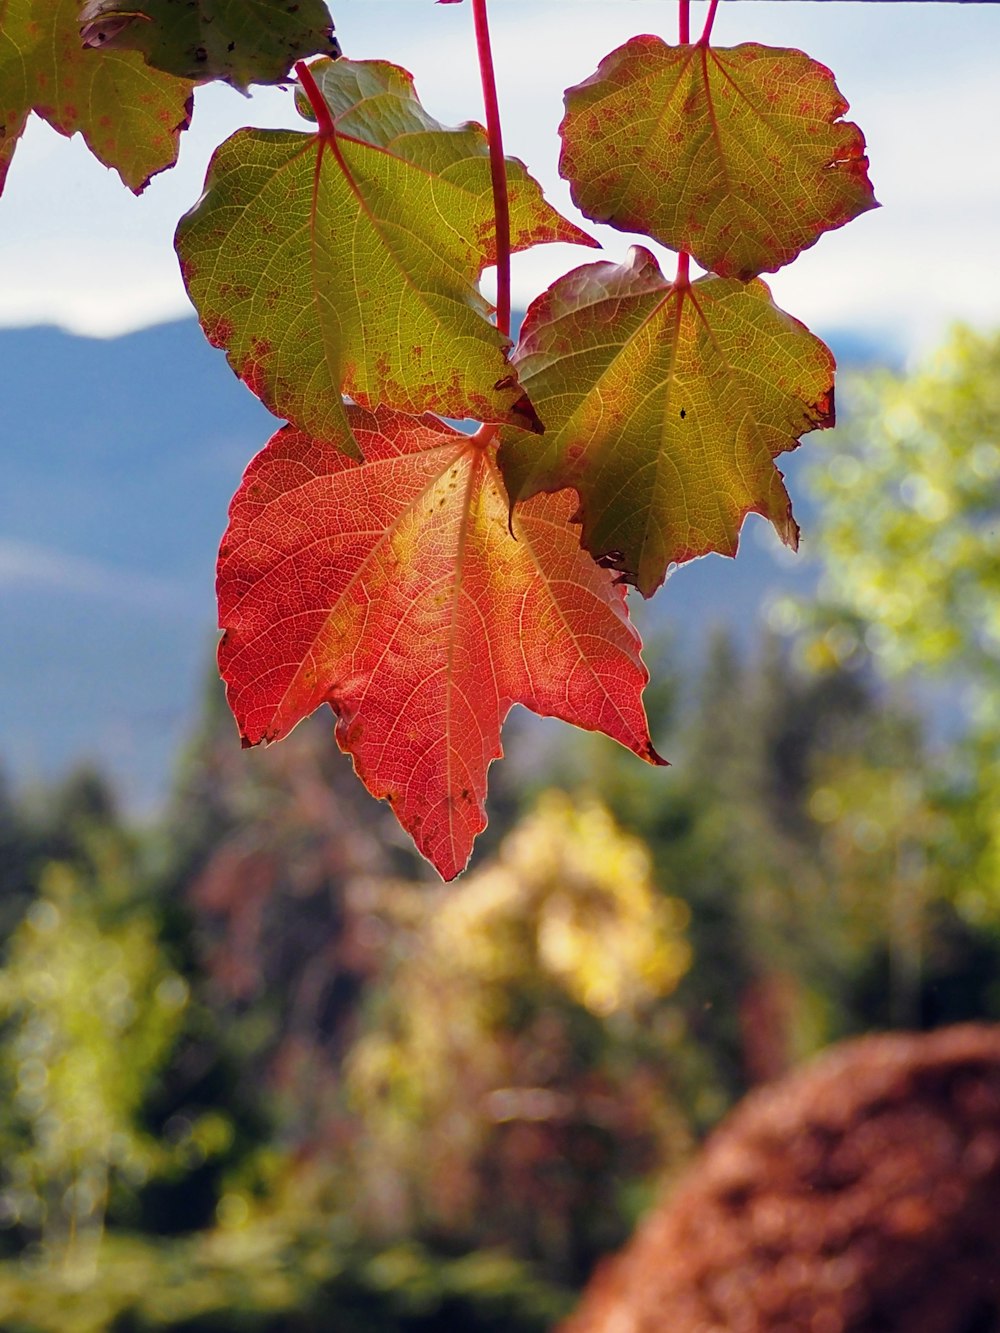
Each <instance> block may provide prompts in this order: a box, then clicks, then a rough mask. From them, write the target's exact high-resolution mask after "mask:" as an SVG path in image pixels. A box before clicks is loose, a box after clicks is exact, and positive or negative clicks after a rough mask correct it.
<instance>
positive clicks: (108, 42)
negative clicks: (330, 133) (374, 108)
mask: <svg viewBox="0 0 1000 1333" xmlns="http://www.w3.org/2000/svg"><path fill="white" fill-rule="evenodd" d="M80 25H81V26H80V36H81V38H82V39H83V43H84V45H85V46H94V47H101V48H103V49H104V50H110V49H117V50H132V51H140V52H142V54H143V56H145V58H146V60H147V62H148V63H149V64H150V65H153V66H155V68H156V69H162V70H166V72H167V73H168V74H176V75H179V76H180V77H181V78H185V79H194V80H196V81H198V82H204V81H205V80H207V79H224V80H226V82H228V83H231V84H233V86H234V87H236V88H241V89H245V88H246V87H247V85H248V84H251V83H280V82H281V80H282V79H283V78H285V77H286V76H287V74H288V71H289V70H290V69H291V67H292V65H293V64H294V63H295V61H296V60H300V59H302V57H303V56H311V55H316V54H319V53H322V54H324V55H334V56H335V55H339V54H340V47H339V46H338V45H337V42H336V39H335V38H334V36H333V25H332V23H331V22H330V13H329V10H328V9H327V7H326V5H325V4H324V3H323V0H299V3H297V4H289V3H288V0H194V2H193V3H190V2H189V3H185V4H177V3H176V0H87V3H86V4H85V5H84V6H83V9H82V10H81V12H80Z"/></svg>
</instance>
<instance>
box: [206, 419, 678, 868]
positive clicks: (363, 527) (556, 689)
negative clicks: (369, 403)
mask: <svg viewBox="0 0 1000 1333" xmlns="http://www.w3.org/2000/svg"><path fill="white" fill-rule="evenodd" d="M348 412H349V415H350V422H351V425H352V427H353V429H354V431H355V433H356V434H357V436H358V441H359V443H360V445H361V449H362V452H363V455H364V462H363V463H358V462H355V461H353V460H351V459H349V458H347V456H346V455H345V454H344V453H343V452H341V451H340V450H338V449H336V448H334V447H331V446H330V445H328V444H323V443H319V442H317V441H315V440H313V439H311V438H310V437H309V436H307V435H306V434H304V433H303V432H301V431H299V430H297V429H295V428H294V427H290V426H289V427H285V428H284V429H283V430H280V431H279V432H278V434H277V435H275V436H274V437H273V439H272V440H271V441H270V443H269V444H268V445H267V446H266V447H265V449H264V450H263V451H262V452H261V453H260V454H259V455H258V456H257V458H256V459H255V460H254V462H253V463H251V465H250V467H249V469H248V470H247V473H246V476H245V477H244V479H243V482H242V484H241V486H240V488H239V490H238V491H237V493H236V495H235V497H234V499H233V503H232V507H231V509H230V523H229V528H228V531H227V532H226V535H225V537H224V538H223V542H222V548H221V551H220V555H219V575H218V593H219V621H220V626H221V628H222V629H224V630H225V635H224V637H223V640H222V644H221V646H220V650H219V665H220V669H221V672H222V675H223V678H224V679H225V681H226V685H227V691H228V698H229V703H230V706H231V707H232V710H233V713H234V715H235V717H236V719H237V722H238V724H239V727H240V731H241V733H242V735H243V738H244V744H245V745H255V744H257V743H258V742H260V741H272V740H277V739H279V738H281V737H282V736H284V735H286V734H287V733H288V732H289V731H291V729H292V728H293V727H294V726H295V725H296V723H297V722H299V721H300V719H302V718H303V717H305V716H307V715H308V714H309V713H311V712H312V711H313V710H314V709H316V708H317V707H318V706H319V705H320V704H322V703H324V702H326V703H329V704H330V705H331V707H332V708H333V709H334V711H335V712H336V713H337V715H338V722H337V740H338V741H339V743H340V746H341V748H342V749H344V750H346V751H348V752H349V753H350V754H351V755H353V757H354V764H355V768H356V770H357V772H358V774H359V776H360V777H361V779H362V781H363V782H364V783H365V785H366V786H367V787H368V789H369V791H371V792H372V794H373V795H375V796H378V797H383V798H385V799H386V800H388V801H390V802H391V803H392V806H393V809H394V810H395V812H396V815H397V817H398V818H399V821H400V823H401V824H402V825H403V827H404V828H405V829H406V830H407V831H408V832H409V833H410V834H411V835H412V837H413V839H414V841H415V842H416V844H417V847H418V848H419V850H420V851H421V852H422V853H423V855H424V856H426V857H427V858H428V860H430V861H431V862H432V863H433V864H434V865H435V866H436V867H437V869H438V871H439V872H440V874H441V875H442V876H443V877H444V878H445V879H451V878H452V877H453V876H454V875H456V874H458V872H459V871H460V870H461V869H462V868H463V867H464V865H465V864H466V861H467V860H468V857H469V854H470V852H471V849H472V844H473V840H474V839H475V837H476V835H477V834H478V833H479V832H480V831H481V830H482V829H483V828H484V827H485V826H486V816H485V813H484V809H483V802H484V799H485V795H486V774H487V769H488V767H489V764H490V763H491V761H492V760H493V759H495V758H498V757H499V756H500V754H501V753H502V751H501V747H500V729H501V725H502V723H503V720H504V718H505V717H506V715H507V713H508V711H509V709H510V708H511V705H512V704H514V703H521V704H524V705H525V707H527V708H530V709H532V710H533V711H534V712H536V713H542V714H545V715H548V716H554V717H559V718H563V719H564V720H565V721H567V722H572V723H575V724H576V725H577V726H581V727H586V728H588V729H590V730H598V731H603V732H605V733H606V734H607V735H609V736H611V737H613V738H614V739H615V740H618V741H620V742H621V743H622V744H623V745H626V746H628V748H630V749H632V750H634V751H635V753H636V754H638V755H640V756H641V757H642V758H643V759H646V760H648V761H649V762H650V763H654V764H658V763H662V762H663V761H662V760H661V759H660V758H659V756H658V755H657V754H656V752H655V751H654V749H653V747H652V745H651V743H650V739H649V732H648V727H647V723H646V717H645V713H644V711H643V706H642V700H641V694H642V690H643V687H644V686H645V684H646V681H647V679H648V676H647V673H646V670H645V668H644V666H643V665H642V662H641V660H640V657H639V651H640V646H641V645H640V643H639V638H638V635H637V634H636V632H635V630H634V629H633V628H632V626H631V624H630V623H629V621H628V616H627V612H626V607H625V596H624V592H623V590H622V588H621V587H619V586H617V585H616V584H615V582H614V580H613V577H612V575H611V574H609V573H607V572H606V571H604V570H602V569H599V568H598V567H597V566H596V565H595V564H594V562H593V561H592V560H591V559H590V558H589V556H587V555H586V554H585V553H584V552H582V551H581V549H580V545H579V540H578V535H577V533H576V531H575V530H574V529H573V528H572V527H571V526H570V525H569V523H568V519H569V516H570V513H571V510H572V497H571V496H570V495H569V494H568V493H566V494H562V495H554V496H548V495H546V496H539V497H537V498H536V499H535V500H533V501H531V502H530V503H528V504H526V505H523V506H521V507H520V508H519V509H518V511H517V513H516V514H515V516H514V519H513V535H512V534H511V532H510V531H509V530H508V508H509V506H508V500H507V496H506V493H505V491H504V488H503V483H502V481H501V479H500V475H499V473H498V471H497V469H496V466H495V461H494V459H493V457H492V456H491V455H492V450H491V449H490V448H489V447H487V446H484V445H483V444H481V443H478V442H476V441H475V440H474V439H473V438H472V437H470V436H466V435H461V434H459V433H458V432H456V431H454V430H452V429H451V428H450V427H449V426H446V425H445V424H444V423H443V422H441V421H439V420H437V419H436V418H434V417H431V416H424V417H421V418H414V417H408V416H404V415H403V414H400V413H396V412H392V411H390V410H388V409H385V408H380V409H378V410H377V411H376V412H374V413H373V412H369V411H366V410H364V409H361V408H356V407H350V408H348Z"/></svg>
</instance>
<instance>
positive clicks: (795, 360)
mask: <svg viewBox="0 0 1000 1333" xmlns="http://www.w3.org/2000/svg"><path fill="white" fill-rule="evenodd" d="M513 360H514V362H515V364H516V365H517V367H518V371H519V374H520V379H521V382H522V384H523V385H524V387H525V389H526V391H527V392H528V393H529V394H530V395H531V399H532V402H533V403H534V404H535V406H536V409H537V411H538V412H539V414H540V415H541V417H542V420H543V421H544V422H545V435H544V436H543V437H542V438H541V439H537V438H535V437H533V436H528V435H526V434H525V433H524V432H518V431H505V432H504V438H503V442H502V444H501V447H500V452H499V463H500V467H501V469H502V471H503V474H504V477H505V480H506V483H507V487H508V490H509V492H510V495H511V498H512V500H514V501H515V502H517V501H520V500H523V499H526V498H528V497H530V496H532V495H535V494H537V493H538V492H540V491H553V490H558V489H559V488H560V487H563V486H572V487H574V488H575V489H576V490H577V491H578V493H579V496H580V518H581V521H582V523H583V537H582V540H583V543H584V545H585V546H586V548H587V550H589V551H590V552H591V554H592V555H593V556H594V557H595V559H598V560H600V561H601V562H602V563H603V564H605V565H607V566H609V567H611V568H614V569H617V570H619V571H620V572H621V574H622V575H623V577H624V578H625V579H626V580H627V581H628V582H630V583H634V584H635V585H636V586H637V587H638V588H639V590H640V591H641V592H642V593H643V595H644V596H647V597H648V596H650V595H651V594H652V593H653V592H655V590H656V589H657V588H658V587H659V585H660V584H661V583H662V582H663V580H664V578H665V577H666V573H667V569H668V566H669V565H670V564H671V563H673V562H678V563H679V562H682V561H685V560H691V559H693V558H694V557H695V556H699V555H704V554H706V553H707V552H709V551H718V552H721V553H722V554H724V555H735V553H736V548H737V544H738V541H739V530H740V526H741V524H742V522H743V519H744V518H745V516H746V515H747V514H748V513H751V512H754V513H758V514H762V515H764V516H765V517H766V518H768V519H770V520H771V522H772V523H773V525H774V527H775V529H776V531H777V532H778V534H779V536H780V537H781V538H782V540H783V541H785V542H786V543H787V544H788V545H790V546H793V547H794V546H795V545H796V544H797V541H798V527H797V525H796V524H795V521H794V519H793V518H792V512H791V502H790V501H789V498H788V494H787V492H786V490H785V487H784V482H783V479H782V476H781V473H780V472H779V471H778V469H777V468H776V467H775V465H774V461H773V460H774V459H775V458H776V457H777V456H778V455H779V454H781V453H784V452H786V451H788V450H790V449H794V448H795V447H796V445H797V444H798V442H799V436H801V435H803V434H804V433H805V432H806V431H810V430H817V429H821V428H823V427H825V426H831V425H833V372H834V361H833V356H832V354H831V352H830V351H829V349H828V348H827V347H826V346H825V345H824V344H823V343H822V342H821V341H820V340H819V339H818V338H816V337H815V336H814V335H813V334H811V333H810V332H809V330H808V329H806V328H805V327H804V326H803V325H802V324H800V323H799V322H798V321H797V320H795V319H792V317H791V316H790V315H787V314H785V312H784V311H782V310H779V309H778V307H777V306H776V305H774V304H773V302H772V301H771V294H770V292H769V291H768V289H767V286H766V285H765V284H764V283H763V282H761V281H760V280H759V279H755V280H754V281H752V282H749V283H742V282H740V281H738V280H737V279H735V278H720V277H715V276H709V277H705V278H700V279H698V281H697V282H694V283H691V284H687V283H684V284H680V285H673V284H671V283H669V282H668V281H667V279H666V278H664V276H663V274H662V273H661V272H660V269H659V267H658V265H657V263H656V260H655V259H654V258H653V256H652V255H651V254H650V253H649V251H648V250H645V249H643V248H642V247H635V248H634V249H633V250H632V251H631V252H630V257H629V260H628V261H627V262H626V263H625V264H622V265H618V264H612V263H598V264H587V265H585V266H584V267H583V268H578V269H575V270H574V271H573V272H572V273H568V274H567V275H566V276H565V277H563V278H560V279H559V280H558V281H557V282H556V283H555V284H554V285H553V286H552V287H551V288H550V289H549V291H548V292H546V293H544V294H543V295H542V296H541V297H539V298H538V300H537V301H535V302H534V304H533V305H532V306H531V307H530V308H529V310H528V314H527V316H526V318H525V321H524V325H523V327H522V330H521V339H520V342H519V343H518V346H517V350H516V351H515V353H514V357H513Z"/></svg>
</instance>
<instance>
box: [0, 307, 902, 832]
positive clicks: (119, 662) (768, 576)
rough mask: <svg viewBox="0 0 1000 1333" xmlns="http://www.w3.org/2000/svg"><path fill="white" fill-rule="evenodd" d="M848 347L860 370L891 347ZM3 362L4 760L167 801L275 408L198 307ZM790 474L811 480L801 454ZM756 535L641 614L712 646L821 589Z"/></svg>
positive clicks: (46, 345)
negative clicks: (232, 523)
mask: <svg viewBox="0 0 1000 1333" xmlns="http://www.w3.org/2000/svg"><path fill="white" fill-rule="evenodd" d="M831 341H832V344H833V346H834V349H835V351H837V353H838V356H839V357H840V359H841V362H842V363H845V362H846V363H852V362H854V363H858V362H861V363H867V362H870V361H872V360H878V359H881V357H880V355H879V349H878V348H876V347H873V346H871V345H869V344H867V343H865V342H863V341H861V340H858V339H852V338H850V337H849V336H844V337H840V338H837V337H834V338H833V339H832V340H831ZM0 366H3V372H2V377H0V449H2V451H3V452H2V456H3V460H4V464H5V485H4V487H3V489H2V492H0V617H2V624H3V633H2V637H0V717H2V719H3V720H2V724H0V768H2V769H4V770H5V771H6V772H7V773H8V775H9V776H11V777H13V778H14V780H15V781H17V782H18V783H30V782H32V781H34V780H39V779H42V778H48V777H51V776H53V775H55V774H57V773H59V772H61V771H63V770H64V769H66V768H67V767H68V766H69V765H71V764H74V763H77V762H80V761H83V760H93V761H95V762H97V763H99V764H100V765H101V766H102V767H104V768H106V769H107V770H108V771H109V772H110V773H111V774H112V776H113V777H114V778H115V779H116V780H117V782H118V784H119V786H120V789H121V791H122V793H123V796H124V798H125V800H126V802H127V804H128V805H129V806H130V807H131V808H132V809H133V810H135V811H139V812H141V811H143V810H150V809H152V808H154V807H155V805H156V804H157V802H158V801H159V800H160V799H161V798H162V795H163V793H164V791H165V788H166V783H167V780H168V776H169V771H170V765H171V761H172V759H173V757H174V755H175V753H176V750H177V747H178V744H179V743H180V741H181V739H182V737H183V736H184V734H185V731H186V729H187V728H188V727H189V726H190V724H191V722H192V720H193V711H194V708H195V706H196V700H197V697H198V693H199V689H200V682H201V680H202V678H203V677H204V675H205V673H206V672H207V670H208V669H209V667H208V664H209V661H210V658H211V655H212V651H213V644H214V625H215V610H214V601H213V580H214V563H215V552H216V548H217V546H218V541H219V537H220V535H221V533H222V530H223V528H224V527H225V522H226V510H227V506H228V502H229V498H230V496H231V495H232V493H233V491H234V489H235V488H236V485H237V484H238V482H239V479H240V476H241V474H242V471H243V469H244V467H245V466H246V464H247V463H248V462H249V460H250V459H251V458H252V457H253V455H254V453H256V451H257V450H258V449H259V448H260V447H261V445H263V443H264V442H265V441H266V440H267V438H268V436H269V435H270V433H271V431H272V429H273V428H274V426H275V421H274V418H273V417H271V416H270V414H269V413H268V412H266V411H265V410H264V408H263V407H261V405H260V404H259V403H258V402H257V400H256V399H255V398H253V396H252V395H251V394H250V393H249V392H248V391H247V390H246V389H245V388H244V387H243V386H242V385H241V384H240V383H239V382H238V381H237V380H236V378H235V377H234V376H233V375H232V374H231V372H230V371H229V369H228V367H227V365H226V362H225V358H224V356H223V355H222V353H221V352H218V351H216V350H214V349H213V348H211V347H209V346H208V344H207V343H206V342H205V339H204V338H203V336H202V334H201V332H200V330H199V328H198V325H197V323H196V322H195V321H194V320H193V319H192V320H183V321H180V322H178V323H173V324H166V325H161V326H159V327H156V328H152V329H147V330H144V331H143V332H141V333H136V334H132V335H130V336H128V337H125V338H116V339H113V340H108V341H104V340H97V339H88V338H77V337H73V336H70V335H68V334H65V333H62V332H60V331H58V330H56V329H51V328H30V329H8V330H0ZM782 466H783V470H784V471H786V473H787V474H788V475H789V479H790V483H791V485H792V487H793V491H794V487H795V481H794V472H795V471H796V469H797V468H798V467H799V466H800V462H799V456H797V455H792V456H790V457H789V458H787V459H786V460H784V461H783V464H782ZM799 508H800V509H801V504H800V505H799ZM757 531H760V532H763V531H765V529H764V528H763V525H760V524H756V525H753V526H752V527H751V529H750V530H749V531H748V532H747V534H746V536H745V539H744V548H743V550H742V551H741V553H740V556H739V558H738V559H737V560H736V561H735V562H732V561H728V560H727V561H724V560H722V559H720V558H717V557H709V558H708V559H705V560H701V561H698V562H696V563H695V565H693V566H688V567H686V568H685V569H684V570H682V571H681V572H680V573H679V574H678V575H677V576H676V577H674V578H672V579H671V580H670V582H669V583H668V586H667V587H666V589H664V591H663V592H662V593H661V594H660V595H659V596H658V597H657V598H656V600H655V602H653V603H651V604H648V605H645V606H637V607H636V615H637V619H638V620H639V621H640V624H641V625H642V626H643V627H646V628H649V629H655V628H656V627H657V626H660V625H664V624H670V625H671V626H672V627H674V630H675V634H674V637H675V638H676V639H678V640H679V641H680V642H681V644H682V645H683V644H690V645H691V646H692V647H697V646H698V645H699V644H700V643H701V641H702V640H703V638H704V635H705V632H706V629H707V628H708V627H709V626H710V625H711V624H713V623H724V624H728V625H731V626H732V627H733V629H734V630H735V631H736V632H737V633H739V634H747V633H749V632H750V631H751V630H752V628H753V626H754V624H755V623H756V621H757V619H758V617H759V614H760V608H761V604H762V601H763V600H764V598H765V597H766V596H767V595H768V594H769V593H770V592H771V591H772V590H774V589H776V588H779V587H782V588H787V589H791V588H793V587H795V588H799V589H806V588H808V586H809V585H810V583H811V579H812V574H811V572H810V571H809V569H808V567H807V566H806V565H805V564H804V563H802V562H799V563H795V562H793V563H792V564H787V563H785V562H781V563H778V562H776V560H775V558H774V556H773V555H772V554H771V553H770V551H769V550H767V549H764V546H762V545H761V544H760V541H759V540H758V538H757V536H756V532H757ZM768 545H770V543H768ZM636 600H637V601H638V599H636Z"/></svg>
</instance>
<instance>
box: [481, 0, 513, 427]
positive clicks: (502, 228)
mask: <svg viewBox="0 0 1000 1333" xmlns="http://www.w3.org/2000/svg"><path fill="white" fill-rule="evenodd" d="M472 16H473V20H474V22H475V28H476V51H477V54H478V56H479V78H480V81H481V83H482V87H483V104H484V106H485V108H486V134H487V138H488V140H489V146H490V180H491V181H492V184H493V215H494V219H495V227H496V261H497V328H498V329H499V330H500V332H501V333H502V334H504V336H505V337H507V338H509V337H510V199H509V196H508V194H507V163H506V160H505V158H504V153H503V131H502V129H501V126H500V104H499V101H498V100H497V81H496V74H495V72H494V69H493V47H492V44H491V42H490V25H489V18H488V16H487V13H486V0H472ZM496 434H497V428H496V426H494V425H491V424H489V423H486V424H484V425H482V426H480V427H479V429H478V430H477V431H476V433H475V435H473V437H472V441H473V443H474V444H476V445H479V446H480V447H484V446H485V445H487V444H490V443H492V441H493V440H494V439H495V437H496Z"/></svg>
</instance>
